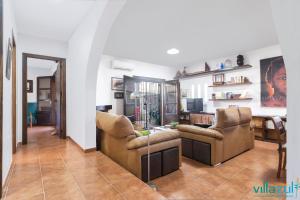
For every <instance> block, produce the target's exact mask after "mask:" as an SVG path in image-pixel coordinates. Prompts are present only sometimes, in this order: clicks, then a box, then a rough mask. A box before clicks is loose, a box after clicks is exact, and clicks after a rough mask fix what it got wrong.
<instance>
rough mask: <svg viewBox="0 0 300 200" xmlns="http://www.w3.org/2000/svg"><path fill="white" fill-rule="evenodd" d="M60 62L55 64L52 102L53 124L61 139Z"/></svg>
mask: <svg viewBox="0 0 300 200" xmlns="http://www.w3.org/2000/svg"><path fill="white" fill-rule="evenodd" d="M60 72H61V69H60V62H58V63H57V70H56V72H55V75H54V76H55V101H54V107H55V120H56V122H55V124H56V133H57V135H58V136H59V137H61V135H62V134H61V132H62V129H61V98H60V94H61V80H60V77H61V76H60Z"/></svg>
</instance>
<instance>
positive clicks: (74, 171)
mask: <svg viewBox="0 0 300 200" xmlns="http://www.w3.org/2000/svg"><path fill="white" fill-rule="evenodd" d="M52 131H53V128H52V127H35V128H32V129H28V145H26V146H22V147H21V148H19V149H18V151H17V153H16V154H15V156H14V163H13V166H12V172H11V174H10V176H9V179H8V184H7V187H6V188H5V189H4V199H7V200H10V199H13V200H17V199H24V200H29V199H34V200H35V199H36V200H39V199H47V200H48V199H55V200H64V199H70V200H76V199H103V200H104V199H105V200H106V199H108V200H110V199H111V200H119V199H120V200H121V199H125V200H126V199H141V198H143V199H165V198H164V197H163V196H161V195H160V194H159V193H157V192H155V191H153V190H151V189H150V188H149V187H148V186H147V185H146V184H144V183H143V182H142V181H140V180H139V179H138V178H136V177H135V176H134V175H132V174H131V173H129V172H127V171H126V170H125V169H123V168H122V167H120V166H119V165H118V164H116V163H114V162H113V161H112V160H111V159H109V158H108V157H106V156H105V155H103V154H102V153H100V152H91V153H83V152H82V151H81V150H80V149H79V148H78V147H77V146H76V145H75V144H73V143H72V142H71V141H69V140H61V139H58V137H57V136H51V134H50V133H51V132H52Z"/></svg>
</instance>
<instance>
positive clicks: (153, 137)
mask: <svg viewBox="0 0 300 200" xmlns="http://www.w3.org/2000/svg"><path fill="white" fill-rule="evenodd" d="M179 137H180V136H179V133H178V132H176V131H172V130H170V131H160V132H158V133H152V134H150V136H149V141H150V144H156V143H160V142H165V141H169V140H173V139H177V138H179ZM147 144H148V136H140V137H137V138H135V139H132V140H130V141H129V142H128V143H127V149H129V150H131V149H137V148H141V147H144V146H147Z"/></svg>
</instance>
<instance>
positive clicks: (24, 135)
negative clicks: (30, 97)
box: [22, 53, 67, 144]
mask: <svg viewBox="0 0 300 200" xmlns="http://www.w3.org/2000/svg"><path fill="white" fill-rule="evenodd" d="M28 58H36V59H42V60H52V61H55V62H60V67H61V73H60V80H61V83H62V88H61V102H60V103H61V113H60V114H61V134H60V138H61V139H66V138H67V134H66V131H67V130H66V59H65V58H59V57H52V56H45V55H38V54H31V53H23V54H22V71H23V75H22V76H23V79H22V93H23V95H22V107H23V109H22V110H23V116H22V129H23V130H22V144H27V140H28V138H27V91H26V89H27V88H26V86H27V68H28V64H27V61H28Z"/></svg>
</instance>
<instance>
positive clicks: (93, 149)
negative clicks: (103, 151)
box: [67, 136, 96, 153]
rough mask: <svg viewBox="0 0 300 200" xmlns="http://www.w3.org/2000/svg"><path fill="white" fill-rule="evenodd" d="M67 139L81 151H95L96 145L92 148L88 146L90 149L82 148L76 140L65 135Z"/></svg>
mask: <svg viewBox="0 0 300 200" xmlns="http://www.w3.org/2000/svg"><path fill="white" fill-rule="evenodd" d="M67 139H68V140H70V141H71V142H72V143H73V144H75V145H76V146H77V147H78V148H79V149H80V150H81V151H83V152H84V153H89V152H93V151H96V147H94V148H90V149H83V148H82V147H81V146H80V145H79V144H77V142H75V141H74V140H73V139H72V138H71V137H70V136H67Z"/></svg>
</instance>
